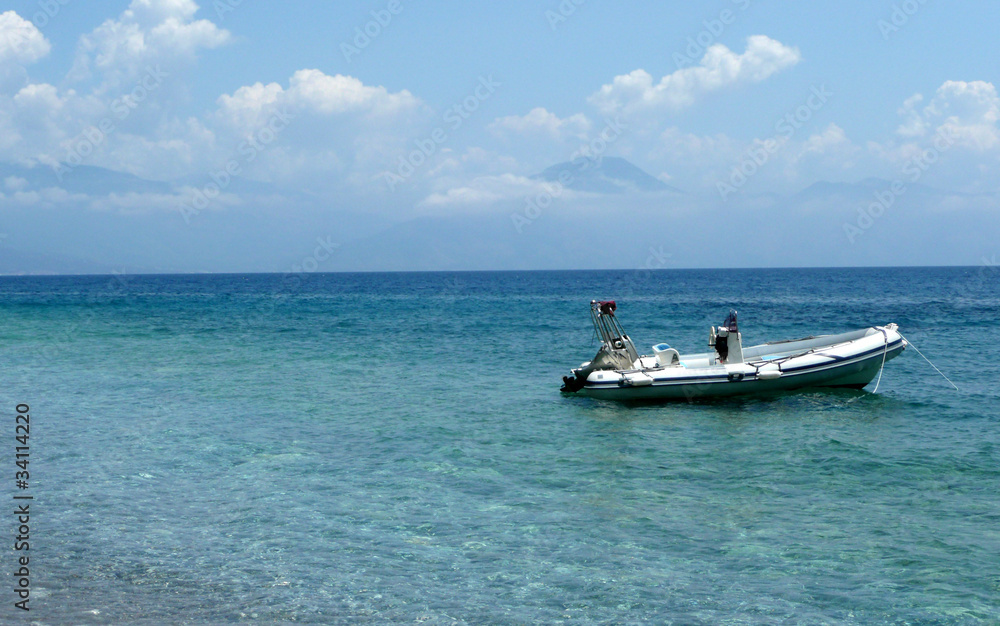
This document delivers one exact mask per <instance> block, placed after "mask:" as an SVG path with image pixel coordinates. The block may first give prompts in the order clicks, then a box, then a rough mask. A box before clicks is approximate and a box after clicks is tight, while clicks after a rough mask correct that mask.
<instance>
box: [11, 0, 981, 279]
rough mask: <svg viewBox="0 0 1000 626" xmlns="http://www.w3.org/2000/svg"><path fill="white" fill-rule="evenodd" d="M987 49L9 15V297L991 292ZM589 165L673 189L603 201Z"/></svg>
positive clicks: (583, 16) (901, 17)
mask: <svg viewBox="0 0 1000 626" xmlns="http://www.w3.org/2000/svg"><path fill="white" fill-rule="evenodd" d="M997 23H1000V5H997V4H996V3H987V2H979V1H973V2H967V3H962V5H961V6H960V7H958V6H956V5H954V4H948V3H943V2H940V1H939V0H905V1H898V0H897V1H894V2H883V1H877V2H860V1H854V0H846V1H844V2H840V3H836V5H831V4H829V3H804V2H791V1H786V2H782V1H772V2H763V1H761V0H714V1H711V2H704V3H681V2H656V3H653V2H635V3H625V5H624V6H623V3H611V2H606V1H601V0H562V1H561V2H558V1H556V0H551V1H541V2H526V1H520V0H514V1H511V2H505V3H487V2H451V1H439V2H434V3H417V2H409V1H407V0H380V1H375V2H368V1H363V2H353V3H316V2H297V1H294V0H292V1H290V2H286V3H282V4H280V5H276V4H271V3H260V2H251V1H249V0H213V1H211V2H210V1H208V0H202V1H201V2H200V3H196V2H194V1H193V0H132V1H131V2H128V1H120V2H118V1H116V2H101V3H95V2H83V1H82V0H15V1H14V2H7V3H5V4H4V6H3V8H0V272H3V273H81V272H83V273H87V272H109V271H115V272H243V271H274V272H298V271H306V272H310V271H343V270H351V271H353V270H487V269H550V268H580V269H584V268H615V269H636V268H642V269H656V268H672V267H678V268H680V267H763V266H869V265H928V264H930V265H938V264H940V265H953V264H958V265H972V266H975V265H980V266H982V265H991V266H992V265H995V264H996V254H997V252H998V250H997V248H998V247H1000V245H998V244H997V236H996V235H997V233H998V232H1000V217H998V216H1000V198H998V195H997V193H998V191H1000V184H998V182H997V181H998V177H997V174H998V170H1000V126H998V123H1000V96H998V93H997V89H996V85H997V84H998V81H1000V76H998V72H1000V65H998V64H997V63H996V59H997V58H1000V54H998V53H1000V50H998V48H1000V43H998V40H997V38H996V37H995V32H994V30H995V25H996V24H997ZM607 157H613V158H615V159H626V160H627V161H628V162H630V163H631V164H633V165H635V166H637V167H638V168H640V169H641V170H643V171H644V172H646V173H648V174H649V176H651V177H653V178H655V179H658V180H659V181H661V182H662V183H664V185H663V188H662V189H661V190H659V191H656V190H654V191H650V190H649V187H648V185H647V186H645V187H644V186H643V185H642V184H640V183H641V181H637V180H626V179H621V180H617V179H616V180H617V182H618V183H620V184H619V187H620V190H619V191H613V192H607V191H606V190H605V191H594V189H595V187H593V186H592V185H590V186H588V185H586V184H584V183H585V182H586V181H588V180H591V179H592V178H593V177H595V176H603V177H612V176H616V175H617V174H614V173H613V172H611V170H610V169H607V168H605V158H607ZM608 162H609V163H610V162H611V161H610V160H609V161H608ZM560 164H562V165H560ZM553 166H558V167H556V169H555V171H557V172H560V173H561V174H562V176H561V177H560V176H558V175H557V176H554V177H549V179H545V178H542V177H539V176H538V175H539V173H541V172H543V171H545V170H547V169H548V168H551V167H553Z"/></svg>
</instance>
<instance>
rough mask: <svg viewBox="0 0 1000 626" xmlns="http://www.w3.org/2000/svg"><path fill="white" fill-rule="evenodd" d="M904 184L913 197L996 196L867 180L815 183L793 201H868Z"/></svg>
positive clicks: (873, 179) (796, 195) (879, 179)
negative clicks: (834, 198) (838, 198)
mask: <svg viewBox="0 0 1000 626" xmlns="http://www.w3.org/2000/svg"><path fill="white" fill-rule="evenodd" d="M897 182H903V184H904V185H906V192H905V193H906V194H909V195H911V196H913V195H921V196H958V197H963V198H974V197H986V196H993V195H995V194H991V193H985V194H982V193H981V194H970V193H965V192H960V191H945V190H941V189H935V188H933V187H928V186H927V185H922V184H920V183H911V182H909V181H891V180H886V179H884V178H866V179H864V180H861V181H858V182H856V183H833V182H830V181H825V180H824V181H819V182H816V183H813V184H811V185H809V186H808V187H806V188H805V189H803V190H802V191H800V192H798V193H797V194H795V195H794V196H792V200H795V201H799V202H808V201H811V200H825V199H828V198H831V197H834V196H839V197H842V198H845V199H849V200H867V199H869V198H871V197H872V194H875V193H879V192H887V191H891V190H892V187H893V184H896V183H897Z"/></svg>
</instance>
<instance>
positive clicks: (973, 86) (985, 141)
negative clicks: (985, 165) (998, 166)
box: [896, 80, 1000, 152]
mask: <svg viewBox="0 0 1000 626" xmlns="http://www.w3.org/2000/svg"><path fill="white" fill-rule="evenodd" d="M923 101H924V97H923V96H922V95H921V94H916V95H914V96H913V97H911V98H909V99H908V100H906V102H904V103H903V106H902V108H900V110H899V114H900V115H901V116H902V117H903V118H904V121H903V123H902V124H901V125H900V127H899V128H898V129H897V130H896V133H897V134H898V135H899V136H901V137H903V138H905V139H912V140H920V139H922V138H927V137H928V136H930V135H933V134H936V133H942V132H946V133H947V134H948V135H950V136H952V137H955V139H956V142H957V143H958V144H959V145H963V146H965V147H966V148H970V149H972V150H976V151H979V152H982V151H985V150H989V149H992V148H994V147H997V146H998V145H1000V127H998V125H997V123H998V122H1000V96H998V95H997V90H996V87H994V85H993V84H992V83H988V82H985V81H972V82H965V81H960V80H949V81H946V82H945V83H944V84H942V85H941V86H940V87H939V88H938V90H937V92H936V93H935V95H934V97H933V98H932V99H931V100H930V102H929V103H927V105H926V106H923V107H921V104H922V103H923Z"/></svg>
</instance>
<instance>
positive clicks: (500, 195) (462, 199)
mask: <svg viewBox="0 0 1000 626" xmlns="http://www.w3.org/2000/svg"><path fill="white" fill-rule="evenodd" d="M552 189H553V185H552V184H551V183H546V182H544V181H540V180H534V179H531V178H527V177H524V176H515V175H514V174H501V175H499V176H479V177H477V178H474V179H473V180H472V181H470V182H469V183H468V184H467V185H464V186H460V187H453V188H451V189H448V190H447V191H445V192H443V193H441V192H438V193H432V194H431V195H429V196H428V197H426V198H424V200H422V201H421V202H420V204H419V205H418V206H419V207H421V208H424V209H428V208H430V209H440V208H449V207H467V208H470V207H484V206H490V205H492V204H495V203H497V202H500V201H501V200H509V199H521V198H527V197H529V196H531V195H534V194H537V193H540V192H542V191H548V192H550V193H551V191H552ZM570 193H571V192H570V191H568V190H562V192H561V195H562V196H569V195H570Z"/></svg>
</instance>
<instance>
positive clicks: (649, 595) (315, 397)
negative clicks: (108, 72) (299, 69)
mask: <svg viewBox="0 0 1000 626" xmlns="http://www.w3.org/2000/svg"><path fill="white" fill-rule="evenodd" d="M998 278H1000V271H997V270H996V269H995V268H990V267H983V268H947V269H865V270H760V271H750V270H746V271H657V272H627V271H626V272H534V273H469V274H356V275H313V276H306V277H289V276H277V275H275V276H260V275H256V276H164V277H137V276H131V277H129V276H123V277H91V278H80V277H73V278H69V277H65V278H62V277H59V278H57V277H50V278H41V277H39V278H34V277H33V278H2V279H0V312H2V315H3V320H4V326H3V331H2V336H0V355H2V358H3V360H4V362H5V363H6V364H7V366H6V367H5V371H4V376H3V379H4V384H3V385H2V388H0V396H2V400H3V404H2V406H5V407H7V408H6V409H5V411H6V413H7V415H8V416H9V417H8V420H7V423H8V424H9V430H10V431H11V436H10V437H9V438H8V442H9V448H10V449H9V450H8V451H7V452H4V451H3V450H2V449H0V459H3V458H9V461H8V462H9V465H10V466H13V446H14V442H13V421H14V417H13V416H14V407H15V405H16V404H18V403H27V404H29V405H30V406H31V409H32V411H31V413H32V426H33V429H32V431H31V433H32V437H31V454H32V465H31V470H32V471H31V493H32V494H33V495H34V497H35V500H34V503H33V505H32V506H33V509H32V510H33V511H34V512H35V515H34V516H33V519H32V546H31V550H32V565H33V567H32V581H31V584H32V599H31V606H32V611H31V617H32V618H34V619H36V620H38V622H39V623H46V624H63V623H75V624H105V623H116V624H119V623H120V624H161V623H192V624H200V623H232V622H242V621H247V622H250V621H256V622H262V623H290V622H295V623H317V624H320V623H372V624H382V623H404V622H405V623H425V624H452V623H456V622H458V623H471V624H517V623H527V622H541V623H561V622H578V623H599V624H621V623H640V622H654V623H676V624H719V623H731V624H772V623H808V624H823V623H831V624H833V623H838V624H839V623H848V624H852V623H853V624H904V623H911V624H918V623H955V624H965V623H969V624H976V623H997V622H998V621H1000V497H998V493H1000V408H998V402H997V401H998V391H997V389H998V386H997V378H998V368H997V363H1000V347H998V345H1000V337H998V335H1000V323H998V319H997V312H998V311H1000V287H998V284H1000V281H998ZM594 298H602V299H603V298H616V299H617V300H618V304H619V309H618V314H619V317H620V319H621V320H622V322H623V324H624V325H625V328H626V329H627V330H628V331H629V332H630V334H631V335H632V337H633V338H634V339H635V340H636V342H637V344H640V345H641V347H642V348H644V351H646V352H649V347H650V346H651V345H653V344H654V343H659V342H662V341H665V342H668V343H670V344H671V345H672V346H675V347H677V348H679V349H680V350H681V351H682V352H685V351H692V350H698V351H700V350H703V349H704V347H703V346H704V344H705V342H706V341H707V337H708V327H709V326H710V325H712V324H716V325H717V324H719V323H720V322H721V321H722V319H723V318H724V317H725V314H726V313H727V312H728V310H729V309H730V308H735V309H737V310H739V313H740V326H741V329H742V330H743V333H744V341H745V343H747V344H755V343H759V342H762V341H766V340H771V339H779V338H793V337H799V336H804V335H808V334H814V333H821V332H822V333H828V332H839V331H845V330H851V329H855V328H860V327H863V326H868V325H872V324H883V323H887V322H891V321H894V322H896V323H898V324H899V325H900V329H901V331H902V332H903V333H904V334H905V335H906V336H907V337H908V338H909V339H911V340H912V341H913V342H914V343H915V344H916V346H917V347H918V348H920V350H921V351H922V352H924V354H926V355H928V356H929V357H930V358H931V359H932V360H933V361H934V362H935V364H936V365H937V366H938V367H940V368H941V369H942V370H943V371H944V372H945V373H946V374H947V375H948V376H949V377H950V378H951V379H952V380H954V381H955V382H956V383H957V384H958V386H959V387H960V389H961V391H955V390H953V389H952V388H951V387H950V386H949V385H948V383H947V382H945V381H944V380H943V379H942V378H941V377H939V376H938V375H937V374H936V373H934V371H933V370H932V369H931V368H930V366H928V365H927V364H926V363H925V362H924V361H923V360H922V359H920V357H919V356H918V355H917V354H916V353H915V352H914V351H913V350H907V351H906V352H905V353H904V354H903V355H902V356H900V357H899V358H897V359H895V360H894V361H892V362H890V363H889V364H888V365H887V367H886V370H885V373H884V376H883V378H882V381H881V386H880V388H879V390H878V393H877V394H871V393H869V392H868V391H865V392H855V391H822V390H809V391H806V392H803V393H798V394H788V395H778V396H772V397H766V398H756V399H742V400H728V401H704V402H696V403H686V402H681V403H673V404H663V405H642V406H625V405H621V404H615V403H604V402H600V401H594V400H589V399H586V398H578V397H562V396H561V395H560V394H559V393H558V388H559V384H560V377H561V376H562V375H564V374H566V373H568V369H569V368H570V367H574V366H576V365H578V364H579V363H580V362H582V361H585V360H588V359H589V358H590V357H591V356H593V353H594V352H595V350H596V344H594V343H593V342H592V334H593V331H592V329H591V327H590V325H589V317H588V303H589V301H590V300H591V299H594ZM870 389H871V387H869V390H870ZM4 455H6V456H4ZM10 478H11V480H10V484H9V486H8V487H7V490H8V493H11V492H12V491H13V490H14V486H13V480H12V478H13V476H11V477H10ZM12 524H13V520H12V519H11V518H9V517H8V518H7V519H6V521H5V522H4V523H3V530H0V532H3V533H5V535H6V536H7V537H8V538H10V539H12V538H13V532H14V530H13V526H12ZM3 541H4V542H5V543H8V544H9V539H7V538H5V539H3ZM6 554H7V556H6V557H5V560H4V562H3V567H4V571H5V572H9V571H12V569H11V568H12V565H13V560H12V558H13V556H12V555H13V553H12V552H6ZM9 578H10V576H9V575H8V579H9ZM8 589H9V587H8ZM3 594H6V595H7V596H8V600H9V601H8V602H4V604H3V605H2V607H3V608H2V609H0V621H3V620H4V619H7V618H10V617H12V616H13V617H20V616H16V615H14V614H13V613H11V612H10V611H11V604H12V602H13V601H14V600H15V598H14V597H13V594H12V593H11V592H9V591H7V592H0V596H3Z"/></svg>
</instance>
